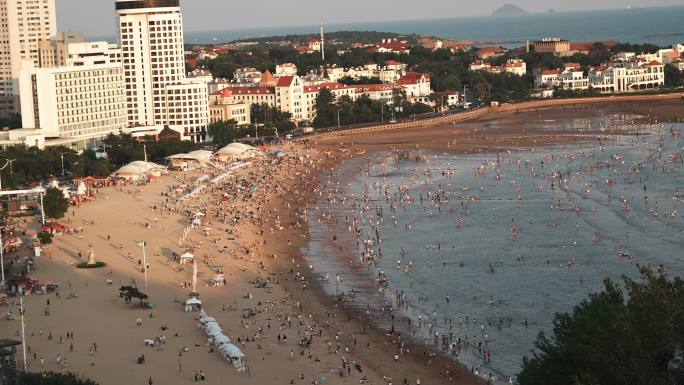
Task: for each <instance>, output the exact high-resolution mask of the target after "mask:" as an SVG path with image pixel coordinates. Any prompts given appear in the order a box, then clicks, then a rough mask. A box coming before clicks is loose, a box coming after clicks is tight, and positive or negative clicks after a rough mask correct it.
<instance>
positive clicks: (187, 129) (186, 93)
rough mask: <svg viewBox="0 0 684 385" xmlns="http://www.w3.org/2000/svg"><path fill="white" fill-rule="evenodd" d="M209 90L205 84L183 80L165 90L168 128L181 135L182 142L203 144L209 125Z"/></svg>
mask: <svg viewBox="0 0 684 385" xmlns="http://www.w3.org/2000/svg"><path fill="white" fill-rule="evenodd" d="M208 90H209V88H208V87H207V84H206V83H205V82H201V81H195V80H194V79H183V80H181V81H180V82H177V83H173V84H168V85H167V86H166V87H165V88H164V92H165V94H166V98H165V100H164V106H165V111H166V116H165V119H164V122H165V124H166V126H167V127H168V128H170V129H172V130H174V131H176V132H179V133H180V134H181V140H189V141H192V142H194V143H202V142H204V141H205V140H206V139H207V136H206V135H207V130H206V129H207V126H208V125H209V102H208V101H209V93H208Z"/></svg>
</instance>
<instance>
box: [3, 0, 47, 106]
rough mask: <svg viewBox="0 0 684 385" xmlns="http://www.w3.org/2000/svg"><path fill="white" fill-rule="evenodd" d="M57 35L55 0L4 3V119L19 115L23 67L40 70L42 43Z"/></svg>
mask: <svg viewBox="0 0 684 385" xmlns="http://www.w3.org/2000/svg"><path fill="white" fill-rule="evenodd" d="M56 32H57V23H56V21H55V0H0V115H7V114H11V113H15V112H18V110H19V106H18V104H19V95H18V93H19V89H18V88H19V83H18V79H19V72H20V71H21V66H22V64H23V62H24V61H25V60H31V61H33V63H34V64H35V65H36V66H38V65H39V61H40V54H39V45H40V43H41V42H44V41H48V40H50V39H52V38H54V37H55V34H56Z"/></svg>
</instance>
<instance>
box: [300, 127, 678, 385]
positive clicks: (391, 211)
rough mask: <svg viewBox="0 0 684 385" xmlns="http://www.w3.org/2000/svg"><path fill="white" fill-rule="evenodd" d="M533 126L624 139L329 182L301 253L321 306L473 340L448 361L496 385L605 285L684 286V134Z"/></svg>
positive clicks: (354, 169) (371, 171)
mask: <svg viewBox="0 0 684 385" xmlns="http://www.w3.org/2000/svg"><path fill="white" fill-rule="evenodd" d="M541 124H543V125H547V126H549V128H551V127H554V128H556V129H557V128H559V127H564V128H565V129H566V130H577V131H583V132H587V131H598V130H601V129H605V128H606V127H612V128H616V127H617V128H622V129H624V130H625V134H626V135H620V136H616V137H612V139H610V140H609V141H603V142H586V143H581V144H573V145H568V146H561V145H558V146H552V147H548V148H541V149H536V150H531V149H517V150H514V151H510V152H509V151H506V152H503V153H500V154H477V155H453V154H444V153H436V152H431V151H429V150H422V151H403V152H391V153H390V152H387V153H380V154H374V155H371V156H367V157H363V158H358V159H354V160H351V161H348V162H345V163H343V164H342V165H341V166H339V167H338V168H337V170H336V171H335V175H334V177H332V178H331V177H324V178H323V179H322V180H321V182H322V188H321V193H320V196H319V199H318V201H317V202H316V203H315V204H314V205H312V206H311V207H310V209H309V210H308V217H309V221H310V230H309V232H310V234H309V235H310V242H309V243H308V244H307V245H306V246H305V247H304V248H303V250H302V252H303V254H304V255H305V256H306V257H307V258H308V260H309V263H310V264H311V266H312V269H313V270H314V271H315V272H316V273H317V274H318V276H319V277H320V278H321V281H322V283H323V284H324V287H325V288H326V290H327V291H328V293H330V294H331V295H334V294H341V293H345V297H346V300H347V302H348V303H349V304H350V305H351V306H355V307H357V308H358V309H359V310H362V311H365V312H366V314H368V315H369V316H370V317H372V318H373V317H374V318H375V319H376V320H377V321H378V322H379V323H380V324H381V326H384V327H387V328H389V327H390V325H389V323H388V322H387V321H386V320H387V318H386V317H385V318H382V317H381V314H380V313H382V311H381V310H379V309H380V308H383V307H384V310H387V309H388V308H392V309H393V311H394V312H395V314H396V315H397V316H398V317H399V316H400V317H410V318H412V319H413V320H414V322H413V325H414V326H415V325H416V322H417V320H418V319H421V320H422V321H423V322H422V324H423V327H422V328H420V329H419V330H418V331H417V333H416V336H415V338H416V340H418V341H422V340H425V341H426V342H430V343H433V342H435V341H437V342H438V343H439V342H440V341H441V337H438V338H437V339H435V333H437V334H438V335H439V336H441V335H443V334H449V333H452V334H453V336H454V338H456V337H460V338H461V339H462V340H464V339H465V337H466V336H467V337H468V345H467V346H463V347H462V348H461V349H460V350H458V351H455V352H454V351H451V349H448V350H449V352H451V353H457V354H458V358H459V360H460V361H461V362H462V363H463V364H465V365H467V366H468V367H470V368H477V369H478V371H479V373H480V374H481V375H487V376H488V375H489V373H490V372H491V373H492V375H494V376H496V377H498V378H499V379H502V380H503V381H505V380H506V379H507V378H508V377H509V376H515V374H516V373H517V372H518V371H519V369H520V365H521V361H522V358H523V356H526V355H529V354H530V351H531V350H532V349H533V347H534V341H535V338H536V337H537V335H538V333H539V332H540V331H544V332H546V333H549V332H550V331H551V328H552V321H553V319H554V315H555V314H556V313H557V312H568V311H571V310H572V308H573V307H574V306H575V305H577V304H578V303H579V302H580V301H582V300H584V299H586V298H587V295H588V294H590V293H594V292H597V291H600V290H601V289H602V288H603V280H604V279H605V278H610V279H613V280H615V281H620V277H621V275H623V274H626V275H628V276H632V277H636V276H638V274H639V273H638V267H637V265H641V266H647V267H650V268H652V269H654V270H661V271H664V272H665V274H667V275H668V276H670V277H673V276H678V275H680V274H681V273H682V272H684V260H683V257H684V254H683V253H682V250H683V249H684V221H683V220H682V213H681V205H682V200H683V199H684V183H682V179H681V173H682V169H683V168H684V165H683V164H682V158H681V156H682V149H683V146H684V141H683V140H682V139H681V135H682V133H684V125H681V124H655V125H652V124H645V123H643V124H642V123H638V122H631V120H630V119H626V118H625V117H624V116H617V115H615V116H609V117H607V118H606V117H604V118H601V119H598V118H597V119H589V120H581V121H574V120H568V121H564V122H546V123H541ZM354 218H356V219H357V221H358V222H357V223H358V227H359V233H358V234H357V233H355V232H354V230H351V231H350V223H351V222H353V219H354ZM365 250H372V252H373V255H375V256H376V259H375V264H374V265H373V266H369V265H367V264H364V263H363V262H362V260H361V258H360V256H361V254H362V253H363V252H364V251H365ZM380 254H381V256H379V255H380ZM379 274H380V275H381V276H382V277H387V278H388V285H387V286H386V287H382V286H381V285H379V284H378V280H377V279H376V278H377V276H378V275H379ZM338 277H339V278H338ZM352 290H354V294H353V295H350V293H351V292H352ZM447 297H448V299H447ZM397 299H402V301H403V302H402V303H403V304H404V306H401V305H400V304H399V303H398V302H397ZM397 319H399V318H397ZM480 344H481V345H482V347H483V348H482V349H478V345H480ZM487 350H489V351H491V361H490V362H485V361H484V352H485V351H487Z"/></svg>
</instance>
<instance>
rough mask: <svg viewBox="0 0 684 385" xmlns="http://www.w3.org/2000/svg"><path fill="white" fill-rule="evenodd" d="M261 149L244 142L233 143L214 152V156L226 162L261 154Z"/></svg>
mask: <svg viewBox="0 0 684 385" xmlns="http://www.w3.org/2000/svg"><path fill="white" fill-rule="evenodd" d="M261 155H262V153H261V151H260V150H259V149H258V148H256V147H252V146H249V145H246V144H244V143H231V144H229V145H227V146H225V147H223V148H221V149H220V150H218V151H216V153H214V158H215V159H217V160H219V161H221V162H226V161H229V160H235V159H248V158H255V157H259V156H261Z"/></svg>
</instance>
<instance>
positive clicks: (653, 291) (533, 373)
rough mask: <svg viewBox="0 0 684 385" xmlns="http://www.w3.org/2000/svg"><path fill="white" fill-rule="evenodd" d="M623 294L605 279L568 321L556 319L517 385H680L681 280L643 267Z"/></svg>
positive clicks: (683, 340) (683, 364)
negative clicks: (551, 331)
mask: <svg viewBox="0 0 684 385" xmlns="http://www.w3.org/2000/svg"><path fill="white" fill-rule="evenodd" d="M623 281H624V288H620V287H619V286H618V285H616V284H615V283H613V282H612V281H611V280H609V279H606V280H605V290H604V291H603V292H600V293H596V294H592V295H590V296H589V298H588V299H587V300H585V301H583V302H582V303H580V304H579V305H577V306H576V307H575V309H574V310H573V312H572V313H571V314H567V313H566V314H557V315H556V318H555V320H554V327H553V334H552V336H550V337H547V336H546V335H544V334H543V333H540V335H539V337H538V338H537V341H536V350H535V351H534V352H533V354H532V357H531V358H525V359H524V360H523V365H522V371H521V372H520V374H519V376H518V382H519V383H520V385H548V384H554V385H624V384H632V385H675V384H682V383H684V356H683V355H682V354H683V350H682V348H683V347H684V281H682V280H681V279H680V278H675V279H674V280H668V279H667V278H666V277H665V276H664V275H655V274H654V273H653V272H652V271H650V270H648V269H645V268H642V269H641V280H639V281H636V280H633V279H631V278H628V277H623Z"/></svg>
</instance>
